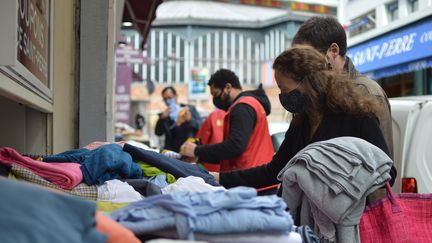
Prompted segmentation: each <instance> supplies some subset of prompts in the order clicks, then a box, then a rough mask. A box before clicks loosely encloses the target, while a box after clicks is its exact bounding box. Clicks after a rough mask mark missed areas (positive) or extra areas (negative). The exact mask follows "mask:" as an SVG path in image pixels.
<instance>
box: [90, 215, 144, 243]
mask: <svg viewBox="0 0 432 243" xmlns="http://www.w3.org/2000/svg"><path fill="white" fill-rule="evenodd" d="M96 228H97V229H98V230H99V231H100V232H102V233H105V234H106V235H107V236H108V240H107V243H141V241H140V240H138V238H136V237H135V235H134V234H133V233H132V232H131V231H130V230H128V229H126V228H125V227H123V226H122V225H121V224H119V223H117V222H115V221H114V220H112V219H110V218H108V217H106V216H105V215H103V214H102V213H100V212H96Z"/></svg>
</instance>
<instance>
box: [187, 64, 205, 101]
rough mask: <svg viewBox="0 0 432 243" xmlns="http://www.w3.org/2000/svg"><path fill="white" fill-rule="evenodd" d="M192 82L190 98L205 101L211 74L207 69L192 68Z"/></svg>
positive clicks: (190, 84)
mask: <svg viewBox="0 0 432 243" xmlns="http://www.w3.org/2000/svg"><path fill="white" fill-rule="evenodd" d="M191 71H192V80H191V81H190V82H189V98H191V99H204V98H208V96H207V94H206V90H207V80H208V78H209V73H208V69H207V68H192V70H191Z"/></svg>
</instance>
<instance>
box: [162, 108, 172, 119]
mask: <svg viewBox="0 0 432 243" xmlns="http://www.w3.org/2000/svg"><path fill="white" fill-rule="evenodd" d="M170 112H171V109H170V108H166V109H165V110H164V111H163V112H162V115H161V118H162V119H166V118H167V117H168V116H169V113H170Z"/></svg>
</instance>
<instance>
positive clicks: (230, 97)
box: [180, 69, 274, 171]
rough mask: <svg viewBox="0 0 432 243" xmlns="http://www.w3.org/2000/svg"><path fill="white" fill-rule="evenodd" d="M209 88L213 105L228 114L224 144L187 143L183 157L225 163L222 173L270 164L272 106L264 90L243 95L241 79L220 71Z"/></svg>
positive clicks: (225, 121) (183, 146)
mask: <svg viewBox="0 0 432 243" xmlns="http://www.w3.org/2000/svg"><path fill="white" fill-rule="evenodd" d="M208 85H209V86H210V91H211V94H212V96H213V104H214V105H215V106H216V107H217V108H219V109H222V110H225V111H227V114H226V116H225V120H224V136H223V137H224V140H223V142H222V143H218V144H212V145H196V144H193V143H190V142H186V143H184V144H183V145H182V147H181V149H180V154H182V155H184V156H188V157H198V158H199V159H200V160H203V161H206V162H211V163H221V171H231V170H235V169H245V168H250V167H253V166H257V165H261V164H263V163H266V162H269V161H270V160H271V158H272V156H273V154H274V150H273V145H272V141H271V137H270V134H269V130H268V121H267V115H269V114H270V109H271V106H270V101H269V99H268V97H267V95H266V94H265V92H264V90H263V89H262V87H259V88H258V89H257V90H253V91H242V87H241V85H240V82H239V79H238V77H237V75H236V74H235V73H234V72H232V71H230V70H228V69H220V70H218V71H216V72H215V73H214V74H213V75H212V76H211V78H210V80H209V82H208Z"/></svg>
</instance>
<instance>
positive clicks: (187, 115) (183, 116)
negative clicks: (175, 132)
mask: <svg viewBox="0 0 432 243" xmlns="http://www.w3.org/2000/svg"><path fill="white" fill-rule="evenodd" d="M191 119H192V115H191V112H190V111H189V108H188V107H184V108H183V109H181V110H180V112H179V115H178V118H177V126H180V125H181V124H183V123H184V122H189V121H190V120H191Z"/></svg>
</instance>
